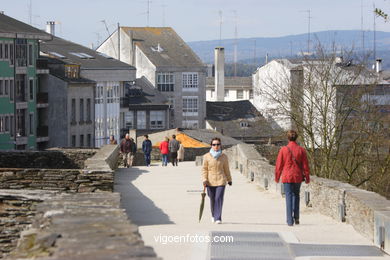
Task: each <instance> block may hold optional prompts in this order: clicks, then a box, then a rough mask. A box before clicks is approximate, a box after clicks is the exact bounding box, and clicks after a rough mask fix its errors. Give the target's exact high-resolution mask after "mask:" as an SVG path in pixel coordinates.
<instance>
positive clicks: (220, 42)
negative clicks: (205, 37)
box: [218, 10, 222, 46]
mask: <svg viewBox="0 0 390 260" xmlns="http://www.w3.org/2000/svg"><path fill="white" fill-rule="evenodd" d="M218 13H219V46H222V11H221V10H219V12H218Z"/></svg>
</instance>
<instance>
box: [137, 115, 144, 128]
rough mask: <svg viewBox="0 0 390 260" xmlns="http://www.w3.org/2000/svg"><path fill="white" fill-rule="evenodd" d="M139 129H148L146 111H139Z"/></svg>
mask: <svg viewBox="0 0 390 260" xmlns="http://www.w3.org/2000/svg"><path fill="white" fill-rule="evenodd" d="M137 129H146V111H137Z"/></svg>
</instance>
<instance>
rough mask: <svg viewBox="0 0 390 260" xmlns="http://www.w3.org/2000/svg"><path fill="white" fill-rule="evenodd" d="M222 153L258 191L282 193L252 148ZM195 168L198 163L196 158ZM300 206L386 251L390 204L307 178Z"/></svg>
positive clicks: (358, 191) (266, 164)
mask: <svg viewBox="0 0 390 260" xmlns="http://www.w3.org/2000/svg"><path fill="white" fill-rule="evenodd" d="M224 152H225V153H226V154H227V155H228V157H229V162H230V167H231V168H232V169H234V170H238V171H240V172H241V173H242V174H243V175H244V176H245V177H247V178H248V179H249V180H250V181H252V182H253V183H254V184H255V185H258V186H259V187H260V188H262V189H266V190H270V191H272V192H276V193H278V194H281V195H282V194H283V187H282V186H281V184H277V183H275V181H274V170H275V167H274V166H272V165H270V164H269V162H268V161H267V159H265V158H263V157H262V156H261V155H260V154H259V153H258V152H257V151H256V149H255V147H254V146H253V145H249V144H238V145H236V146H234V147H231V148H229V149H225V150H224ZM196 164H197V165H200V164H201V158H200V157H198V158H197V161H196ZM301 204H302V205H301V207H305V206H309V207H312V208H313V209H315V210H316V211H318V212H320V213H321V214H324V215H327V216H330V217H332V218H334V219H336V220H338V221H341V222H344V221H345V222H346V223H349V224H351V225H352V226H353V227H354V228H355V230H356V231H358V232H359V233H360V234H362V235H363V236H365V237H367V238H368V239H370V240H372V241H373V242H374V243H375V244H376V245H377V246H381V247H382V248H384V250H385V251H386V252H388V253H389V252H390V201H389V200H387V199H386V198H384V197H382V196H380V195H379V194H376V193H374V192H369V191H366V190H361V189H358V188H356V187H354V186H352V185H349V184H346V183H342V182H339V181H334V180H328V179H323V178H318V177H316V176H311V182H310V184H309V185H307V184H305V183H303V184H302V188H301Z"/></svg>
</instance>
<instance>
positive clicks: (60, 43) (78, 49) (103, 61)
mask: <svg viewBox="0 0 390 260" xmlns="http://www.w3.org/2000/svg"><path fill="white" fill-rule="evenodd" d="M40 50H41V52H43V53H45V54H46V55H49V56H50V57H53V58H57V59H60V60H62V61H64V62H65V63H72V64H79V65H80V66H81V68H82V69H116V70H135V68H134V67H133V66H130V65H128V64H126V63H124V62H121V61H119V60H116V59H113V58H109V57H108V56H106V55H103V54H100V53H99V52H97V51H95V50H92V49H90V48H87V47H85V46H82V45H80V44H77V43H74V42H71V41H67V40H64V39H61V38H59V37H55V36H53V40H52V41H43V42H42V43H41V45H40Z"/></svg>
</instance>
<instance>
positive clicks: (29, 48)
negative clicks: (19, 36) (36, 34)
mask: <svg viewBox="0 0 390 260" xmlns="http://www.w3.org/2000/svg"><path fill="white" fill-rule="evenodd" d="M33 57H34V56H33V46H32V45H31V44H29V45H28V65H29V66H32V65H33Z"/></svg>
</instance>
